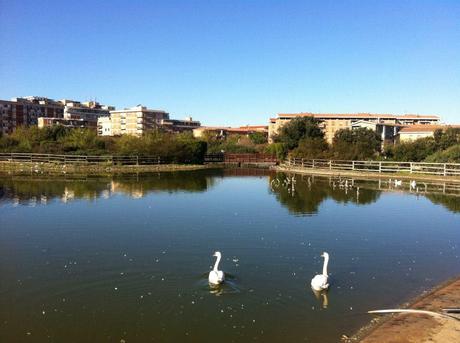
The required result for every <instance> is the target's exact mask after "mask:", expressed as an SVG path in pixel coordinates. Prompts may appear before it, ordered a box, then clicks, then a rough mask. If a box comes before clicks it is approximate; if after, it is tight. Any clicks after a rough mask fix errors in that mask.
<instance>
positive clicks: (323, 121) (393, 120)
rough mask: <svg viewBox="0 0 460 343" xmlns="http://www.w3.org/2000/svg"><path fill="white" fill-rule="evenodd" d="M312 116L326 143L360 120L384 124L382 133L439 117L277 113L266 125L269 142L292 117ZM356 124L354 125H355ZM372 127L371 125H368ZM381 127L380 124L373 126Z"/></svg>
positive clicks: (424, 122) (436, 120)
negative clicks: (337, 133) (390, 128)
mask: <svg viewBox="0 0 460 343" xmlns="http://www.w3.org/2000/svg"><path fill="white" fill-rule="evenodd" d="M299 117H313V118H315V119H318V120H319V121H320V126H321V128H322V129H323V131H324V134H325V138H326V140H327V142H328V143H332V139H333V138H334V135H335V133H336V132H337V131H338V130H340V129H352V128H353V125H354V124H356V123H358V122H361V123H365V122H369V123H374V124H385V125H384V126H385V127H386V128H385V132H384V135H386V134H387V128H389V127H390V126H391V127H392V128H393V130H398V127H399V125H401V126H406V125H416V124H419V125H426V124H437V123H439V117H438V116H436V115H419V114H404V115H394V114H371V113H355V114H329V113H328V114H320V113H295V114H278V117H277V118H270V121H269V126H268V139H269V143H272V142H273V138H274V137H275V136H276V135H277V134H278V133H279V131H280V129H281V128H282V127H283V126H284V125H285V124H286V123H288V122H290V121H291V120H292V119H294V118H299ZM355 126H356V125H355ZM370 128H371V129H372V127H370ZM375 128H376V129H377V128H382V131H383V127H382V125H380V126H375Z"/></svg>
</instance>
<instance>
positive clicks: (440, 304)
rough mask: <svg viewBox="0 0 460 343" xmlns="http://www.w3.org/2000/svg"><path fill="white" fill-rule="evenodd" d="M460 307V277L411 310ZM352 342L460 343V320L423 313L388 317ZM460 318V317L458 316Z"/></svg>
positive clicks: (426, 296)
mask: <svg viewBox="0 0 460 343" xmlns="http://www.w3.org/2000/svg"><path fill="white" fill-rule="evenodd" d="M447 307H450V308H452V307H455V308H459V307H460V277H459V278H457V279H456V280H454V281H451V282H449V283H447V284H446V285H444V286H441V287H439V288H437V289H435V290H433V291H432V292H430V293H429V294H427V295H425V296H423V297H421V298H420V299H418V300H416V301H415V302H414V304H413V305H412V306H410V308H411V309H418V310H428V311H434V312H439V313H442V312H441V309H443V308H447ZM385 316H388V319H387V320H385V319H384V320H383V321H380V322H379V324H376V325H375V326H372V325H371V327H370V328H368V329H366V330H363V332H360V333H359V334H358V335H357V336H356V337H354V338H353V339H351V340H349V341H350V342H356V341H358V342H361V343H425V342H430V343H450V342H452V343H454V342H460V320H455V319H450V318H449V319H444V318H434V317H430V316H427V315H422V314H395V315H385ZM458 318H459V319H460V316H458Z"/></svg>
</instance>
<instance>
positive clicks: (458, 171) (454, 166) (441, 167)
mask: <svg viewBox="0 0 460 343" xmlns="http://www.w3.org/2000/svg"><path fill="white" fill-rule="evenodd" d="M285 164H286V165H287V166H290V167H300V168H309V169H329V170H352V171H361V172H372V173H408V174H430V175H442V176H460V163H426V162H396V161H345V160H307V159H302V158H289V159H287V160H286V162H285Z"/></svg>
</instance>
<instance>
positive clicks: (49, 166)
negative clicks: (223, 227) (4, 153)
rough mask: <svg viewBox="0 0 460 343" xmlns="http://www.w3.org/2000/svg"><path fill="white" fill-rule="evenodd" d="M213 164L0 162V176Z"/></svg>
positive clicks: (118, 171)
mask: <svg viewBox="0 0 460 343" xmlns="http://www.w3.org/2000/svg"><path fill="white" fill-rule="evenodd" d="M218 167H219V166H217V165H215V164H173V163H171V164H153V165H119V166H117V165H100V164H54V163H42V162H0V175H2V174H3V175H11V174H37V175H38V174H51V175H73V174H88V175H110V174H122V173H129V174H131V173H148V172H169V171H192V170H202V169H213V168H218Z"/></svg>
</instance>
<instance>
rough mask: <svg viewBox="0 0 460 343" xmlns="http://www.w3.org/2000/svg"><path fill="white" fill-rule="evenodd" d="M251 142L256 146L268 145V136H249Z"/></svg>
mask: <svg viewBox="0 0 460 343" xmlns="http://www.w3.org/2000/svg"><path fill="white" fill-rule="evenodd" d="M249 138H250V139H251V142H252V143H254V144H265V143H267V135H266V134H265V133H263V132H253V133H250V134H249Z"/></svg>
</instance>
